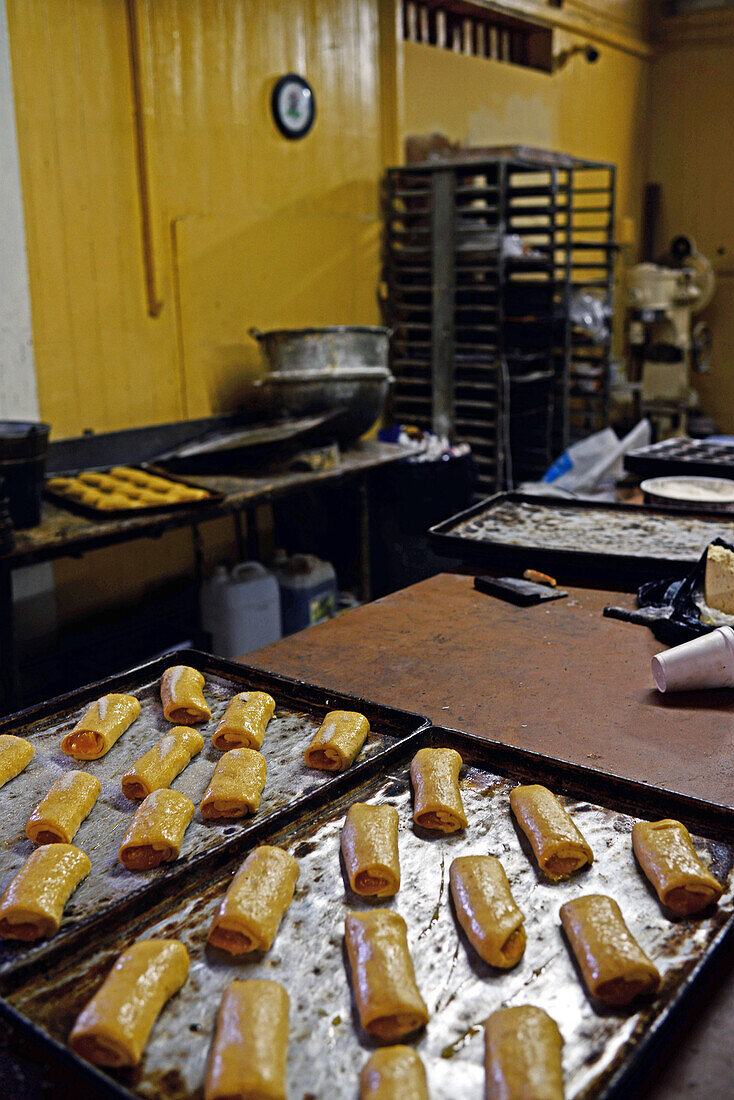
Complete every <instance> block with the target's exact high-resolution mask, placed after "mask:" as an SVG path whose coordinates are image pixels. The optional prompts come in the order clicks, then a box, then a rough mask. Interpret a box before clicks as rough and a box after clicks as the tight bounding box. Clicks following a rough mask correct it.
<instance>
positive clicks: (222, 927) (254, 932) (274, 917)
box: [209, 844, 300, 955]
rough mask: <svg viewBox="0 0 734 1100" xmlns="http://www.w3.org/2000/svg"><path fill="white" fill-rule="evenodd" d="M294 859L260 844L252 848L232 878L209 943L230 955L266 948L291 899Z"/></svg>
mask: <svg viewBox="0 0 734 1100" xmlns="http://www.w3.org/2000/svg"><path fill="white" fill-rule="evenodd" d="M299 873H300V869H299V867H298V861H297V860H295V859H294V858H293V856H292V855H289V853H288V852H285V851H283V849H282V848H271V847H270V845H268V844H263V845H262V847H260V848H255V850H254V852H250V854H249V856H248V857H247V859H246V860H245V862H244V863H243V864H242V867H241V868H240V870H239V871H238V872H237V874H236V875H235V877H234V878H233V880H232V882H231V884H230V887H229V889H228V890H227V893H226V894H225V895H224V898H223V899H222V904H221V905H220V906H219V911H218V913H217V915H216V917H215V918H214V923H213V924H212V927H211V931H210V932H209V943H210V944H211V945H212V947H219V948H221V949H222V951H228V952H229V954H230V955H246V954H247V953H248V952H249V951H268V950H269V949H270V948H271V946H272V944H273V940H274V939H275V934H276V932H277V931H278V929H279V927H280V922H281V921H282V919H283V915H284V913H285V911H286V909H287V908H288V906H289V905H290V903H291V901H292V900H293V891H294V890H295V888H296V882H297V881H298V875H299Z"/></svg>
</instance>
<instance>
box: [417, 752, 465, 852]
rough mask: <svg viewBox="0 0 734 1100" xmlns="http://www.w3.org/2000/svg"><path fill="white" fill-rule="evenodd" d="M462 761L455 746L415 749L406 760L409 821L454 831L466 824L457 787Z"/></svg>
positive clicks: (442, 830) (441, 830)
mask: <svg viewBox="0 0 734 1100" xmlns="http://www.w3.org/2000/svg"><path fill="white" fill-rule="evenodd" d="M463 763H464V761H463V760H462V759H461V754H460V753H458V752H457V751H456V749H419V750H418V752H417V753H416V754H415V756H414V757H413V759H412V761H411V763H410V780H411V783H412V784H413V794H414V805H413V821H414V822H415V823H416V825H420V826H421V828H423V829H435V830H437V831H438V832H441V833H455V832H458V830H459V829H465V828H466V825H467V821H466V814H465V813H464V804H463V802H462V801H461V791H460V790H459V772H460V771H461V766H462V764H463Z"/></svg>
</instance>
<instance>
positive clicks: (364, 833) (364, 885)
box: [341, 802, 400, 898]
mask: <svg viewBox="0 0 734 1100" xmlns="http://www.w3.org/2000/svg"><path fill="white" fill-rule="evenodd" d="M341 846H342V855H343V856H344V865H345V867H346V869H347V874H348V875H349V885H350V886H351V888H352V890H354V892H355V894H361V895H362V896H364V897H375V898H389V897H392V895H393V894H397V892H398V890H399V889H400V859H399V856H398V811H397V810H396V809H395V807H394V806H369V805H367V804H366V803H364V802H353V803H352V805H351V806H350V807H349V812H348V813H347V819H346V821H345V822H344V828H343V829H342V836H341Z"/></svg>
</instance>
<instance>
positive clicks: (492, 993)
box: [2, 727, 734, 1100]
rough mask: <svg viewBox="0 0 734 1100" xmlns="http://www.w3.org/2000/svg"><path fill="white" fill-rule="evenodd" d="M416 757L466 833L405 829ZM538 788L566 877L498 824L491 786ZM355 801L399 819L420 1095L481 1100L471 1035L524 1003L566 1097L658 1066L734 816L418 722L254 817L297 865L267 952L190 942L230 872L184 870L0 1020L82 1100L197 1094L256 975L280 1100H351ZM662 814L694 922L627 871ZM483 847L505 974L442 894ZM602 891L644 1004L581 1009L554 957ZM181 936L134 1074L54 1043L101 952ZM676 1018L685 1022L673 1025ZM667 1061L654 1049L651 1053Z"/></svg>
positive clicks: (726, 860)
mask: <svg viewBox="0 0 734 1100" xmlns="http://www.w3.org/2000/svg"><path fill="white" fill-rule="evenodd" d="M426 744H435V745H450V746H452V747H454V748H456V749H458V750H459V751H460V752H461V754H462V756H463V758H464V762H465V768H464V771H463V773H462V778H461V787H462V796H463V799H464V805H465V809H466V811H467V817H468V820H469V826H468V828H467V830H466V831H465V832H463V833H457V834H453V835H452V836H447V837H440V838H436V837H430V836H429V835H428V834H426V833H425V832H424V831H422V830H416V829H415V828H414V826H413V824H412V808H411V792H410V781H409V776H408V768H409V764H410V760H411V759H412V756H413V754H414V753H415V752H416V751H417V749H418V748H419V747H421V746H423V745H426ZM528 780H530V781H534V782H541V783H544V784H547V785H548V786H549V787H550V788H551V789H552V790H554V791H555V792H556V793H557V794H558V795H559V797H561V798H562V799H563V800H564V801H565V803H566V804H567V805H568V807H569V809H570V811H571V812H572V814H573V815H574V818H575V820H576V821H577V822H578V823H579V826H580V828H581V829H582V830H583V832H584V834H585V836H586V838H587V839H588V841H589V842H590V844H591V847H592V849H593V850H594V853H595V862H594V864H593V865H592V867H590V868H588V869H587V870H586V871H584V872H582V873H580V874H579V875H576V876H574V877H573V878H572V879H571V880H570V881H569V882H565V883H558V884H549V883H547V882H545V881H544V880H541V878H540V876H539V874H538V872H537V871H536V868H535V863H534V861H533V859H532V857H530V856H529V855H528V851H529V849H528V848H527V846H526V843H525V841H524V838H523V837H522V835H521V834H520V833H519V831H518V830H517V829H516V827H515V825H514V824H513V818H512V815H511V813H510V809H509V797H508V796H509V791H510V790H511V788H512V786H514V785H515V784H516V783H517V782H518V781H528ZM356 800H360V801H372V802H377V803H383V802H390V803H391V804H392V805H394V806H395V807H396V808H397V810H398V812H399V815H400V832H399V836H400V840H399V843H400V860H401V872H402V884H401V888H400V891H399V893H398V894H397V896H396V898H394V899H389V900H385V899H383V900H382V901H381V902H380V904H381V905H387V906H389V907H390V908H395V909H397V910H398V911H399V912H400V913H401V914H402V915H403V916H404V918H405V920H406V923H407V925H408V941H409V945H410V949H411V954H412V957H413V960H414V964H415V970H416V978H417V982H418V986H419V988H420V989H421V992H422V994H423V997H424V999H425V1001H426V1004H427V1005H428V1009H429V1012H430V1021H429V1024H428V1027H427V1029H426V1031H425V1033H424V1034H423V1035H421V1036H419V1037H418V1038H417V1039H416V1042H415V1045H416V1049H417V1050H418V1052H419V1053H420V1055H421V1057H422V1059H423V1061H424V1064H425V1066H426V1070H427V1073H428V1079H429V1086H430V1092H431V1096H432V1098H433V1100H456V1098H457V1097H459V1096H460V1097H461V1098H462V1100H480V1098H481V1097H483V1095H484V1069H483V1041H482V1035H481V1031H482V1028H481V1024H482V1022H483V1020H484V1019H486V1017H487V1016H488V1015H489V1014H490V1013H491V1012H492V1011H494V1009H496V1008H498V1007H499V1006H500V1005H503V1004H537V1005H539V1006H540V1007H542V1008H545V1009H546V1010H547V1011H548V1012H549V1013H550V1015H551V1016H552V1017H553V1018H554V1019H556V1021H557V1022H558V1025H559V1027H560V1029H561V1032H562V1035H563V1038H564V1054H563V1060H564V1074H565V1081H566V1095H567V1098H568V1100H601V1098H604V1100H611V1098H612V1097H616V1098H620V1100H621V1098H626V1097H630V1096H633V1095H639V1094H640V1093H639V1091H637V1090H638V1086H639V1082H640V1079H641V1078H644V1077H645V1076H647V1075H649V1074H650V1073H651V1071H653V1070H654V1068H655V1061H656V1058H657V1057H663V1056H664V1049H663V1046H662V1044H663V1042H665V1043H667V1044H669V1042H670V1039H671V1036H672V1034H673V1032H674V1030H675V1024H676V1021H680V1020H681V1019H682V1011H683V1010H686V1012H687V1010H689V1009H690V1007H691V1005H692V1003H693V1002H694V1000H695V999H696V995H697V994H699V995H702V994H703V993H704V992H705V991H706V983H707V979H709V978H710V977H711V976H712V975H715V973H716V969H717V967H718V966H719V964H720V961H721V960H722V958H723V956H724V954H725V953H726V952H727V951H728V949H729V947H730V946H731V942H732V936H733V934H734V896H733V893H732V884H731V870H732V863H733V862H734V810H731V809H729V808H727V807H723V806H718V805H715V804H710V803H707V802H703V801H700V800H697V799H693V798H690V797H687V796H684V795H676V794H670V793H667V792H664V791H660V790H658V789H656V788H654V787H651V786H648V785H645V784H642V783H636V782H631V781H629V780H625V779H620V778H616V777H612V776H607V775H604V774H601V773H599V772H597V771H595V770H593V769H591V768H585V767H579V766H576V765H571V764H567V763H564V762H561V761H558V760H554V759H551V758H548V757H544V756H542V755H540V754H537V753H533V752H528V751H525V750H522V749H516V748H511V747H508V746H504V745H502V744H500V743H497V742H492V741H485V740H483V739H481V738H477V737H472V736H469V735H467V734H463V733H459V732H457V731H455V730H448V729H444V728H440V727H434V728H432V729H430V730H425V731H423V732H420V733H417V734H415V735H414V736H412V737H410V738H408V739H404V740H402V741H399V742H397V743H395V744H394V745H393V746H392V747H391V748H390V749H388V750H387V752H385V753H384V754H383V755H381V756H379V757H378V756H375V757H372V759H370V760H369V761H368V762H367V763H366V764H365V765H364V767H362V768H361V769H360V770H359V771H357V770H352V771H351V772H348V773H346V774H345V775H344V776H342V777H341V779H340V781H339V786H338V788H337V787H334V788H331V789H323V790H322V791H321V792H320V794H319V797H318V800H317V803H316V802H314V803H312V804H311V805H310V806H308V807H307V806H305V805H302V806H301V807H296V808H295V809H294V812H293V813H292V815H291V818H290V820H289V821H288V822H287V824H285V825H284V824H283V822H282V821H278V820H277V819H276V818H271V819H270V821H269V822H268V823H267V825H266V828H265V829H264V830H261V832H260V834H259V835H258V837H257V838H255V837H251V838H250V843H251V844H253V843H254V841H255V839H257V840H267V841H268V843H272V844H277V845H280V846H282V847H284V848H286V849H287V850H289V851H290V852H292V853H293V854H294V855H295V857H296V858H297V859H298V861H299V864H300V872H301V873H300V878H299V882H298V885H297V888H296V894H295V897H294V900H293V903H292V904H291V906H290V908H289V909H288V911H287V913H286V915H285V917H284V920H283V923H282V925H281V928H280V931H279V933H278V936H277V938H276V940H275V943H274V945H273V947H272V949H271V950H270V951H269V952H268V953H267V954H264V955H260V954H259V955H257V957H253V958H252V959H251V960H249V961H233V960H232V959H230V958H229V957H225V956H224V955H223V954H222V953H220V952H217V951H213V950H212V949H210V948H208V947H207V945H206V938H207V934H208V931H209V928H210V926H211V921H212V917H213V914H214V911H215V909H216V907H217V905H218V903H219V901H220V899H221V897H222V894H223V892H224V891H225V889H226V887H227V884H228V882H229V880H230V878H231V875H232V874H233V872H234V871H235V870H236V868H237V866H238V861H236V860H231V861H230V863H229V865H228V866H227V867H223V868H220V869H219V871H218V872H217V873H211V872H210V871H209V870H208V869H207V868H202V867H200V868H198V869H197V870H196V871H195V872H194V874H193V875H191V876H190V878H189V879H188V882H187V883H185V884H183V889H182V890H181V891H180V892H179V893H178V894H177V896H176V897H175V898H171V897H169V899H168V900H165V901H161V900H158V899H154V902H155V901H156V900H157V901H158V903H157V904H155V908H152V909H151V910H150V911H149V912H148V913H146V914H145V915H144V916H138V918H137V919H136V920H135V921H125V922H123V921H119V920H118V921H117V922H116V923H115V924H114V925H113V926H110V927H108V928H106V929H105V930H104V931H103V932H102V933H100V934H99V935H98V936H97V937H95V939H94V940H93V941H90V940H89V939H88V940H87V941H86V943H85V944H84V945H83V946H81V947H80V949H79V950H77V951H76V952H74V953H69V954H67V955H66V957H64V958H63V959H60V960H57V962H56V965H55V967H54V968H53V969H49V968H48V966H46V965H44V963H43V961H42V960H41V961H39V963H38V964H37V965H35V967H34V968H32V970H31V971H30V972H28V973H26V974H25V975H22V976H21V977H19V978H17V979H16V980H15V981H14V982H13V983H12V987H6V996H5V1001H4V1002H3V1004H2V1012H3V1013H4V1014H5V1015H6V1017H8V1018H9V1019H10V1020H12V1021H14V1023H15V1024H16V1025H19V1026H21V1027H22V1028H24V1029H25V1030H26V1031H30V1032H32V1033H33V1034H34V1035H35V1036H36V1039H37V1040H40V1041H41V1042H42V1043H43V1045H44V1047H45V1050H46V1052H47V1053H48V1054H49V1057H50V1058H51V1060H52V1061H53V1062H54V1063H55V1064H56V1065H57V1066H58V1065H59V1062H63V1064H64V1065H63V1069H62V1071H61V1072H63V1073H65V1074H66V1075H67V1076H69V1077H71V1079H72V1080H73V1081H76V1082H78V1084H79V1087H80V1088H82V1089H84V1088H85V1087H86V1089H87V1090H88V1091H89V1090H90V1088H91V1086H92V1084H93V1083H96V1085H97V1089H96V1090H95V1093H94V1095H95V1096H97V1095H100V1094H101V1093H104V1094H106V1095H111V1096H115V1097H124V1098H127V1100H129V1098H130V1097H131V1096H134V1097H144V1098H147V1100H153V1098H155V1100H200V1097H201V1089H202V1083H203V1080H204V1074H205V1067H206V1060H207V1056H208V1051H209V1047H210V1043H211V1038H212V1034H213V1030H214V1026H215V1018H216V1013H217V1008H218V1004H219V1001H220V998H221V995H222V993H223V991H224V989H225V987H226V985H227V984H228V983H229V982H230V981H231V980H232V979H233V978H237V979H244V978H250V977H259V978H270V979H272V980H275V981H278V982H280V983H282V984H283V985H284V986H285V987H286V989H287V990H288V992H289V995H290V1000H291V1016H290V1048H289V1061H288V1078H289V1080H288V1086H289V1087H288V1095H289V1096H290V1097H291V1098H292V1100H306V1098H308V1100H327V1098H331V1097H335V1096H339V1097H349V1098H351V1097H354V1096H356V1094H357V1080H358V1074H359V1070H360V1068H361V1066H362V1064H363V1063H364V1061H365V1060H366V1058H367V1056H368V1054H369V1052H370V1050H371V1049H373V1043H372V1041H371V1040H369V1039H368V1037H367V1036H365V1035H364V1033H363V1032H362V1031H361V1030H360V1028H359V1024H358V1017H357V1015H356V1011H355V1007H354V1004H353V999H352V996H351V992H350V985H349V980H348V976H347V967H346V965H345V953H344V948H343V932H344V918H345V916H346V914H347V912H348V911H349V910H350V909H365V908H369V903H368V902H365V901H363V900H361V899H359V898H356V897H355V896H354V895H353V894H352V893H351V892H350V890H349V889H348V887H347V885H346V884H345V880H344V878H343V872H342V868H341V866H340V861H339V836H340V829H341V826H342V824H343V821H344V815H345V813H346V810H347V809H348V807H349V805H350V804H351V803H352V802H353V801H356ZM658 817H675V818H677V819H679V820H681V821H683V822H684V823H685V824H686V825H687V826H688V828H689V829H690V831H691V834H692V836H693V840H694V844H695V846H696V848H697V849H698V850H699V851H701V852H702V854H703V855H704V858H705V859H707V860H708V861H709V862H710V865H711V867H712V870H713V872H714V874H716V875H717V876H718V877H719V879H720V881H722V883H725V884H726V885H725V891H724V894H723V896H722V899H721V901H720V903H719V905H718V906H717V907H712V909H711V910H710V911H706V912H705V913H704V914H703V915H701V916H699V917H698V918H697V919H695V920H693V919H691V920H685V919H676V920H670V919H669V918H668V917H667V916H666V915H665V914H664V913H663V911H662V910H661V908H660V905H659V903H658V900H657V897H656V895H655V894H654V892H653V891H652V889H651V888H650V887H649V885H648V884H647V880H646V879H645V878H644V877H643V875H642V874H641V872H640V871H639V869H638V868H637V866H636V863H635V859H634V855H633V853H632V844H631V837H630V831H631V828H632V825H633V823H634V821H635V820H638V819H640V818H652V819H655V818H658ZM471 852H493V853H495V854H496V855H498V856H499V857H500V858H501V859H502V861H503V864H504V866H505V868H506V870H507V873H508V877H509V878H510V881H511V883H512V889H513V892H514V895H515V898H516V900H517V902H518V904H519V906H520V908H521V909H522V910H523V912H524V913H525V917H526V920H525V928H526V933H527V948H526V951H525V954H524V956H523V958H522V960H521V961H520V963H519V965H518V966H517V967H516V968H515V969H514V970H511V971H496V970H494V969H493V968H491V967H489V966H488V965H486V964H484V963H483V962H481V960H479V959H478V957H477V956H476V955H475V954H474V952H473V949H472V948H471V947H470V946H469V944H468V942H467V940H466V939H465V938H464V936H463V933H462V932H461V931H460V930H459V926H458V924H457V922H456V918H455V915H454V913H453V910H452V906H451V903H450V901H449V868H450V863H451V860H452V859H453V858H454V857H456V856H457V855H462V854H468V853H471ZM594 891H596V892H601V893H605V894H610V895H612V896H613V897H615V898H616V899H617V900H618V901H619V903H620V906H621V908H622V911H623V914H624V916H625V919H626V921H627V922H628V924H629V926H630V929H631V931H632V932H633V934H634V935H635V936H636V937H637V938H638V939H639V941H640V943H641V945H642V946H643V948H644V949H645V950H646V951H647V952H648V953H649V954H650V955H651V957H652V958H653V960H654V962H655V963H656V965H657V966H658V968H659V970H660V972H661V975H662V979H663V980H662V985H661V989H660V992H659V993H658V995H657V997H656V998H655V999H654V1000H652V1001H641V1002H639V1003H637V1004H635V1005H634V1006H632V1007H630V1008H628V1009H625V1010H610V1009H604V1010H598V1009H597V1008H595V1006H594V1005H593V1004H592V1003H591V1001H590V1000H589V998H588V997H587V995H586V993H585V990H584V987H583V984H582V982H581V980H580V977H579V975H578V972H577V970H576V968H575V965H574V963H573V961H572V959H571V956H570V954H569V950H568V948H567V946H566V944H565V941H564V938H563V935H562V932H561V927H560V921H559V916H558V910H559V907H560V905H561V904H562V903H563V902H565V901H567V900H569V899H570V898H572V897H576V896H578V895H579V894H582V893H589V892H594ZM153 936H164V937H175V938H180V939H181V940H182V941H183V942H184V944H185V945H186V947H187V948H188V950H189V954H190V957H191V970H190V973H189V977H188V980H187V982H186V984H185V985H184V986H183V988H182V990H181V991H180V993H178V994H177V995H176V996H175V997H174V998H173V999H172V1000H171V1001H170V1002H169V1003H168V1005H167V1006H166V1007H165V1008H164V1010H163V1012H162V1014H161V1017H160V1019H159V1020H158V1023H157V1024H156V1025H155V1028H154V1030H153V1032H152V1035H151V1039H150V1042H149V1043H148V1046H147V1049H146V1051H145V1054H144V1057H143V1061H142V1062H141V1064H140V1066H138V1067H137V1068H136V1069H134V1070H124V1071H110V1072H109V1073H105V1072H102V1071H100V1070H98V1069H95V1068H94V1067H92V1066H89V1065H88V1064H86V1063H85V1062H83V1061H81V1060H80V1059H78V1058H77V1057H76V1056H75V1055H74V1054H72V1053H71V1052H70V1051H69V1049H68V1048H67V1047H66V1045H65V1044H66V1039H67V1036H68V1034H69V1031H70V1029H71V1026H72V1024H73V1021H74V1019H75V1017H76V1015H77V1013H78V1012H79V1011H80V1010H81V1008H82V1007H83V1006H84V1004H85V1003H86V1002H87V1000H88V999H89V997H90V996H91V995H92V994H93V993H94V992H95V990H96V989H97V988H98V986H99V984H100V982H101V981H102V979H103V977H104V975H105V974H106V973H107V971H108V970H109V968H110V966H111V965H112V963H113V961H114V959H115V958H116V956H117V955H118V954H119V952H120V951H122V950H123V949H124V948H125V947H126V946H128V945H129V944H130V943H131V942H132V941H133V940H135V939H136V938H138V937H153ZM688 1018H689V1017H688ZM666 1049H667V1048H666Z"/></svg>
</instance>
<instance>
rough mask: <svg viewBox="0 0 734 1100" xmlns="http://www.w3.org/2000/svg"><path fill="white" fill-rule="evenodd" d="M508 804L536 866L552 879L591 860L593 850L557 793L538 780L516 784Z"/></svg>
mask: <svg viewBox="0 0 734 1100" xmlns="http://www.w3.org/2000/svg"><path fill="white" fill-rule="evenodd" d="M510 805H511V807H512V812H513V813H514V815H515V817H516V819H517V823H518V825H519V826H520V828H521V829H522V831H523V832H524V833H525V836H526V837H527V838H528V840H529V841H530V846H531V848H532V849H533V852H534V853H535V858H536V859H537V861H538V866H539V867H540V869H541V871H543V873H544V874H545V875H546V876H547V877H548V878H549V879H551V881H552V882H560V881H561V879H566V878H569V877H570V876H571V875H572V874H573V873H574V871H579V870H581V868H582V867H585V866H586V865H587V864H591V863H593V862H594V853H593V852H592V850H591V848H590V847H589V845H588V844H587V842H586V840H585V839H584V837H583V836H582V835H581V833H580V832H579V830H578V829H577V827H576V825H575V824H574V822H573V819H572V818H571V817H570V816H569V814H568V813H567V812H566V810H565V809H564V808H563V806H562V805H561V803H560V802H559V801H558V799H557V798H556V796H555V795H554V794H553V793H552V792H551V791H549V790H548V788H547V787H542V786H541V785H540V784H539V783H532V784H530V785H529V786H524V787H515V788H514V790H512V791H510Z"/></svg>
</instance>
